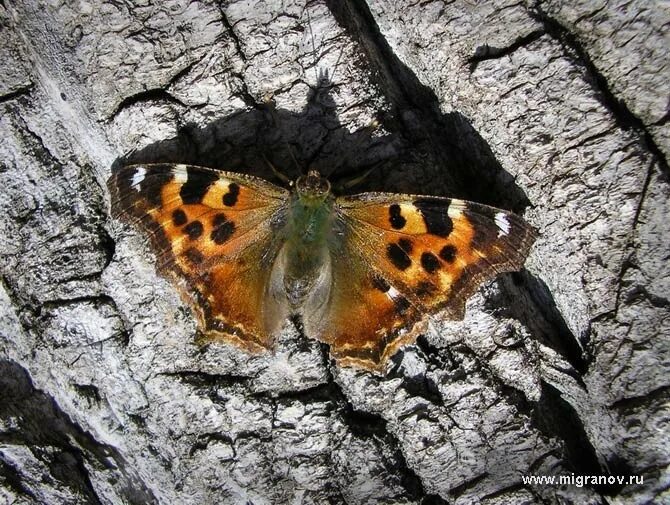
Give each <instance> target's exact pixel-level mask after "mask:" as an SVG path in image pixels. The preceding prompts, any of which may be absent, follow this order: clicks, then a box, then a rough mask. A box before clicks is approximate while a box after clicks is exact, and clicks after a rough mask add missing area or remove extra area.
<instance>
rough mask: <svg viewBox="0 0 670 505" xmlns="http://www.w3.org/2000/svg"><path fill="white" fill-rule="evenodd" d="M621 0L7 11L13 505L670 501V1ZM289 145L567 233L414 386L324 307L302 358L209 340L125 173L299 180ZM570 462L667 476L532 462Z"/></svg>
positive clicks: (481, 308)
mask: <svg viewBox="0 0 670 505" xmlns="http://www.w3.org/2000/svg"><path fill="white" fill-rule="evenodd" d="M620 3H621V2H613V1H602V2H599V3H596V2H581V3H575V2H572V6H571V7H570V8H568V7H565V5H564V4H565V3H564V2H552V1H547V2H545V1H538V2H531V1H527V2H525V3H524V2H511V1H502V0H501V1H495V2H470V1H467V0H463V1H455V2H446V3H445V2H439V1H427V2H390V1H368V2H364V1H362V0H342V1H335V0H333V1H331V2H325V3H324V2H319V1H313V2H307V3H304V2H299V1H295V2H292V1H283V2H273V1H269V0H268V1H265V2H262V1H259V2H248V1H239V2H216V1H211V2H209V1H199V2H185V1H168V2H151V1H149V2H136V3H135V4H134V5H130V4H126V3H119V2H113V3H102V2H94V3H75V2H49V3H42V2H37V1H35V0H24V1H20V0H12V1H6V2H2V3H0V30H1V32H0V33H1V34H2V37H1V39H0V40H1V41H2V42H0V54H1V56H2V57H0V107H1V108H2V114H1V116H0V131H1V135H2V139H3V140H2V144H1V146H0V186H1V188H2V189H1V190H0V191H1V192H0V208H1V213H0V237H1V238H0V274H1V275H2V283H1V285H0V297H1V298H2V300H1V302H0V338H1V340H0V352H1V354H0V382H1V384H0V421H1V422H0V497H2V499H4V500H6V501H7V502H9V503H28V504H30V503H166V504H167V503H255V504H261V503H305V504H308V503H423V504H429V503H458V504H461V503H463V504H465V503H473V502H481V503H558V502H561V503H566V502H567V503H643V502H651V501H657V502H660V501H662V500H663V499H668V494H667V493H668V491H667V489H668V482H669V480H670V476H669V474H668V469H667V468H668V467H667V465H668V461H669V460H670V445H669V444H668V443H667V440H668V416H669V415H670V414H669V412H668V405H670V403H669V402H668V398H669V395H668V385H669V383H668V381H669V377H670V373H669V372H670V370H669V369H670V359H669V355H670V353H669V347H670V338H668V337H669V335H670V317H669V312H670V304H669V302H668V298H667V296H668V292H670V263H669V262H668V257H669V252H670V249H669V247H668V240H667V237H668V236H670V222H669V220H668V215H670V207H669V204H668V202H669V201H670V200H669V196H670V191H669V188H668V182H669V181H668V175H669V171H668V164H667V160H666V156H667V154H668V152H669V151H670V140H669V138H670V135H669V133H668V128H667V124H666V122H667V117H668V110H667V106H668V96H669V85H668V83H670V75H669V74H670V70H669V69H670V65H669V61H668V60H669V58H670V57H669V56H668V55H669V54H670V51H668V49H669V45H670V44H669V40H668V33H667V29H668V28H667V27H668V26H670V23H669V21H670V13H669V12H668V10H667V7H666V6H665V4H663V3H660V2H659V3H658V4H657V3H653V2H642V1H639V2H625V3H622V4H621V5H619V4H620ZM326 73H327V75H328V78H326ZM329 81H330V82H331V85H324V84H326V83H328V82H329ZM319 84H321V85H320V86H319ZM268 95H271V96H273V98H274V101H275V103H276V107H277V114H276V116H277V121H276V122H275V121H274V119H273V117H272V115H271V114H270V113H269V111H268V109H267V107H266V106H265V105H264V99H265V97H266V96H268ZM373 118H378V119H379V121H380V124H381V127H380V128H379V129H378V130H377V131H375V132H374V133H370V131H369V130H366V129H364V127H365V126H366V125H367V124H369V123H370V121H371V120H372V119H373ZM287 144H288V145H291V146H292V149H293V151H295V153H296V157H297V158H298V162H299V164H300V165H302V166H308V165H309V166H314V167H316V168H319V169H321V170H322V171H323V172H326V173H329V172H330V171H333V170H335V169H336V170H337V171H338V173H351V174H354V173H360V172H361V171H363V170H366V169H367V168H370V167H374V170H373V172H372V175H371V176H370V177H369V178H368V179H367V180H366V182H365V183H364V185H363V188H362V189H367V190H387V191H397V192H412V193H431V194H438V195H451V196H457V197H461V198H467V199H471V200H477V201H480V202H483V203H488V204H493V205H497V206H500V207H505V208H510V209H513V210H515V211H517V212H520V213H524V215H525V216H526V218H527V219H528V220H529V221H530V222H531V223H533V224H534V225H535V226H537V227H538V228H539V229H540V231H541V234H542V235H541V238H540V240H539V241H538V243H537V245H536V247H535V248H534V250H533V252H532V254H531V257H530V259H529V261H528V264H527V269H526V270H525V271H523V272H521V273H519V274H514V275H506V276H501V277H499V279H498V280H497V281H496V282H494V283H491V284H489V285H487V286H484V287H483V288H482V289H481V290H480V292H479V293H478V294H477V295H476V296H474V297H473V298H472V299H471V301H470V302H469V304H468V310H467V316H466V319H465V320H464V321H462V322H456V323H454V322H441V321H435V322H434V324H433V327H432V329H431V331H430V332H429V333H428V334H426V335H425V336H423V337H420V339H419V341H418V342H417V344H416V345H413V346H409V347H407V348H405V349H404V351H402V352H401V353H399V354H398V355H397V356H396V358H394V366H393V368H392V370H391V371H390V373H389V374H388V375H387V376H385V377H379V376H376V375H371V374H369V373H364V372H358V371H356V370H352V369H338V368H336V367H334V366H333V364H332V363H330V362H329V360H328V359H327V350H326V349H324V348H323V347H322V346H320V345H319V344H318V343H316V342H313V341H308V340H306V339H305V338H304V337H302V336H301V335H300V334H299V330H298V329H296V327H295V326H294V325H287V327H286V331H285V333H284V335H283V336H282V338H281V339H280V341H279V342H278V348H277V351H276V352H275V353H274V354H268V355H265V356H248V355H246V354H245V353H243V352H241V351H239V350H237V349H234V348H230V347H225V346H212V347H207V348H200V347H198V346H197V345H196V344H195V343H194V336H195V331H196V329H195V324H194V321H193V318H192V317H191V314H190V312H189V311H188V309H187V308H186V307H185V306H184V305H183V304H182V303H181V302H180V301H179V298H178V296H177V295H176V293H175V290H174V288H173V287H172V286H171V285H169V284H168V283H167V282H166V281H164V280H162V279H161V278H159V277H157V276H156V274H155V272H154V270H153V257H152V255H151V253H150V252H149V251H148V249H147V247H146V246H145V245H144V239H143V237H142V236H141V235H138V234H137V233H135V232H134V231H133V230H131V229H129V228H127V227H124V226H121V225H120V224H119V223H117V222H114V221H111V220H109V219H108V218H107V215H108V200H107V198H108V195H107V194H106V189H105V181H106V179H107V177H108V176H109V174H110V171H111V168H112V166H113V165H115V164H119V163H124V162H127V161H129V160H130V161H132V160H144V161H165V160H169V161H180V162H191V163H197V164H201V165H207V166H212V167H216V168H226V169H233V170H237V171H243V172H247V173H255V174H260V175H264V176H267V177H269V176H270V175H271V174H268V173H267V168H266V165H265V164H264V162H263V155H266V156H269V157H270V159H271V160H272V162H273V163H274V164H275V165H277V166H279V167H282V168H283V169H285V170H286V171H287V172H288V173H289V174H290V175H292V176H294V175H295V167H294V162H293V161H292V159H291V155H290V153H289V150H288V148H287V147H286V146H287ZM571 473H574V474H576V475H630V474H636V475H642V476H644V483H643V484H639V485H607V486H598V485H596V486H590V485H589V486H583V487H578V486H574V485H568V486H557V485H555V486H548V485H539V484H524V483H523V481H522V476H525V475H531V474H532V475H560V474H567V475H569V474H571Z"/></svg>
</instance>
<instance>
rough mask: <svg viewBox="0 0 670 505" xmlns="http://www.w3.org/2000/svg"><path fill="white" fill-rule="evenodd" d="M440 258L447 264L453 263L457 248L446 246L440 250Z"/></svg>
mask: <svg viewBox="0 0 670 505" xmlns="http://www.w3.org/2000/svg"><path fill="white" fill-rule="evenodd" d="M440 258H442V259H443V260H444V261H446V262H447V263H453V262H454V260H455V259H456V248H455V247H454V246H453V245H451V244H449V245H445V246H444V247H443V248H442V249H441V250H440Z"/></svg>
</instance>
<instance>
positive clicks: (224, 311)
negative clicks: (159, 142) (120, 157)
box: [109, 164, 288, 351]
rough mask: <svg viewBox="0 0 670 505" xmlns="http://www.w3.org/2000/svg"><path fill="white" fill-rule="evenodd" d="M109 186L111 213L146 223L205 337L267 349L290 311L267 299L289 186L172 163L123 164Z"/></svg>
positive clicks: (162, 264) (163, 268)
mask: <svg viewBox="0 0 670 505" xmlns="http://www.w3.org/2000/svg"><path fill="white" fill-rule="evenodd" d="M109 186H110V190H111V193H112V211H113V213H114V214H115V215H117V216H119V217H122V218H125V219H126V220H128V221H131V222H134V223H139V224H141V225H142V226H143V227H144V228H145V229H146V231H147V233H148V235H149V237H150V238H151V241H152V244H153V246H154V249H155V250H156V252H157V268H158V270H159V271H160V272H162V273H164V274H168V275H169V276H170V277H172V278H174V279H176V280H177V281H178V285H179V287H180V288H181V289H180V290H181V293H182V295H183V296H184V298H185V299H186V300H187V301H188V302H189V303H190V304H191V306H192V308H193V309H194V311H195V312H196V314H197V315H198V319H199V320H200V325H201V328H202V330H203V334H204V335H203V337H204V339H205V340H225V341H232V342H234V343H236V344H237V345H241V346H242V347H245V348H247V349H248V350H252V351H258V350H261V349H263V348H268V347H270V345H271V341H272V334H273V333H274V331H276V329H277V328H278V327H279V326H280V325H281V322H282V320H283V318H284V316H285V314H284V313H283V309H282V308H281V307H278V306H275V307H265V306H264V304H263V303H264V301H265V299H266V296H265V295H266V293H265V290H266V288H267V286H268V282H267V281H268V278H269V275H270V271H271V267H272V264H273V262H274V258H275V256H276V253H277V250H278V247H279V244H277V243H276V237H275V235H276V234H275V233H274V232H275V229H274V228H273V225H276V226H281V222H282V218H283V215H284V213H285V208H286V205H287V202H288V192H287V191H285V190H283V189H281V188H278V187H276V186H274V185H273V184H270V183H268V182H265V181H263V180H261V179H256V178H253V177H249V176H243V175H240V174H232V173H226V172H219V171H216V170H211V169H207V168H202V167H194V166H188V165H170V164H157V165H134V166H129V167H125V168H123V169H121V170H120V171H118V172H117V173H115V174H114V175H113V176H112V178H110V181H109ZM222 260H225V261H222ZM268 314H273V316H274V317H268Z"/></svg>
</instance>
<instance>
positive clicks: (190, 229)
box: [184, 221, 204, 240]
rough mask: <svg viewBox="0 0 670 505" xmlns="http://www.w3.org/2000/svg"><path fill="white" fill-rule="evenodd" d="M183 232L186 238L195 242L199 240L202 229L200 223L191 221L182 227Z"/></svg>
mask: <svg viewBox="0 0 670 505" xmlns="http://www.w3.org/2000/svg"><path fill="white" fill-rule="evenodd" d="M184 231H185V232H186V234H187V235H188V238H190V239H191V240H195V239H197V238H200V235H202V232H203V231H204V228H203V226H202V223H201V222H200V221H191V222H190V223H188V224H187V225H186V226H184Z"/></svg>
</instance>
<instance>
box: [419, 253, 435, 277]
mask: <svg viewBox="0 0 670 505" xmlns="http://www.w3.org/2000/svg"><path fill="white" fill-rule="evenodd" d="M421 266H422V267H423V269H424V270H425V271H426V272H428V273H429V274H432V273H433V272H435V271H436V270H438V269H439V268H440V260H438V259H437V256H435V255H434V254H433V253H430V252H425V253H423V254H422V255H421Z"/></svg>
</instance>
